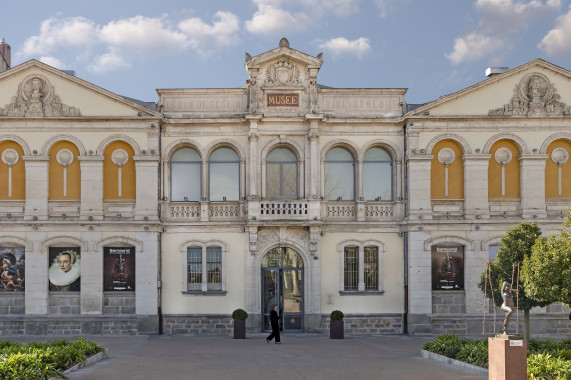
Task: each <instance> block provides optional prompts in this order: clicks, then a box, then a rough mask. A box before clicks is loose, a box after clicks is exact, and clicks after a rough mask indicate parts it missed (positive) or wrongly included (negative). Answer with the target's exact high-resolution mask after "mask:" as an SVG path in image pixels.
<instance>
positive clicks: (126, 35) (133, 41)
mask: <svg viewBox="0 0 571 380" xmlns="http://www.w3.org/2000/svg"><path fill="white" fill-rule="evenodd" d="M99 37H100V39H101V42H103V43H105V44H109V45H111V46H116V47H122V48H128V49H129V50H132V51H136V52H137V53H139V54H145V53H148V52H151V51H161V52H169V51H180V50H184V49H185V48H186V47H187V42H186V38H185V36H184V35H183V34H182V33H180V32H178V31H176V30H172V28H170V27H169V26H168V25H167V24H166V23H165V21H164V20H163V18H149V17H143V16H136V17H132V18H128V19H122V20H117V21H111V22H110V23H108V24H107V25H104V26H102V27H101V28H100V31H99Z"/></svg>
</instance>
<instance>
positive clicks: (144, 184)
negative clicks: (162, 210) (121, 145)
mask: <svg viewBox="0 0 571 380" xmlns="http://www.w3.org/2000/svg"><path fill="white" fill-rule="evenodd" d="M133 159H134V160H135V170H136V176H137V200H136V204H135V219H137V220H143V219H144V218H145V217H147V218H149V219H158V205H157V200H158V199H159V194H158V188H159V178H158V176H159V174H158V168H159V158H158V156H142V157H133Z"/></svg>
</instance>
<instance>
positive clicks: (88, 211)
mask: <svg viewBox="0 0 571 380" xmlns="http://www.w3.org/2000/svg"><path fill="white" fill-rule="evenodd" d="M104 159H105V158H104V157H103V156H79V157H78V160H79V164H80V167H81V206H80V211H79V213H80V218H81V219H84V220H85V219H88V218H89V217H90V216H91V217H93V219H95V220H102V219H103V160H104Z"/></svg>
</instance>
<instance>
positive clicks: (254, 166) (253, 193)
mask: <svg viewBox="0 0 571 380" xmlns="http://www.w3.org/2000/svg"><path fill="white" fill-rule="evenodd" d="M261 118H262V117H261V116H258V115H247V116H246V120H248V121H249V122H250V131H249V132H248V141H249V144H250V167H249V176H250V196H249V197H248V198H250V199H255V198H256V197H257V196H258V189H259V187H258V139H259V135H258V121H259V120H260V119H261Z"/></svg>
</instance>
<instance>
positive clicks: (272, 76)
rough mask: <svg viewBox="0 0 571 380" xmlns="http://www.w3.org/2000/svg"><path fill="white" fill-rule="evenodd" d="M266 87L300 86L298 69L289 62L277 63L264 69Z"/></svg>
mask: <svg viewBox="0 0 571 380" xmlns="http://www.w3.org/2000/svg"><path fill="white" fill-rule="evenodd" d="M265 85H266V86H267V87H278V86H288V87H293V86H301V80H300V72H299V69H298V68H297V67H296V66H295V65H292V64H291V63H289V62H278V63H276V64H274V65H271V66H270V67H268V68H267V69H266V83H265Z"/></svg>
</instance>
